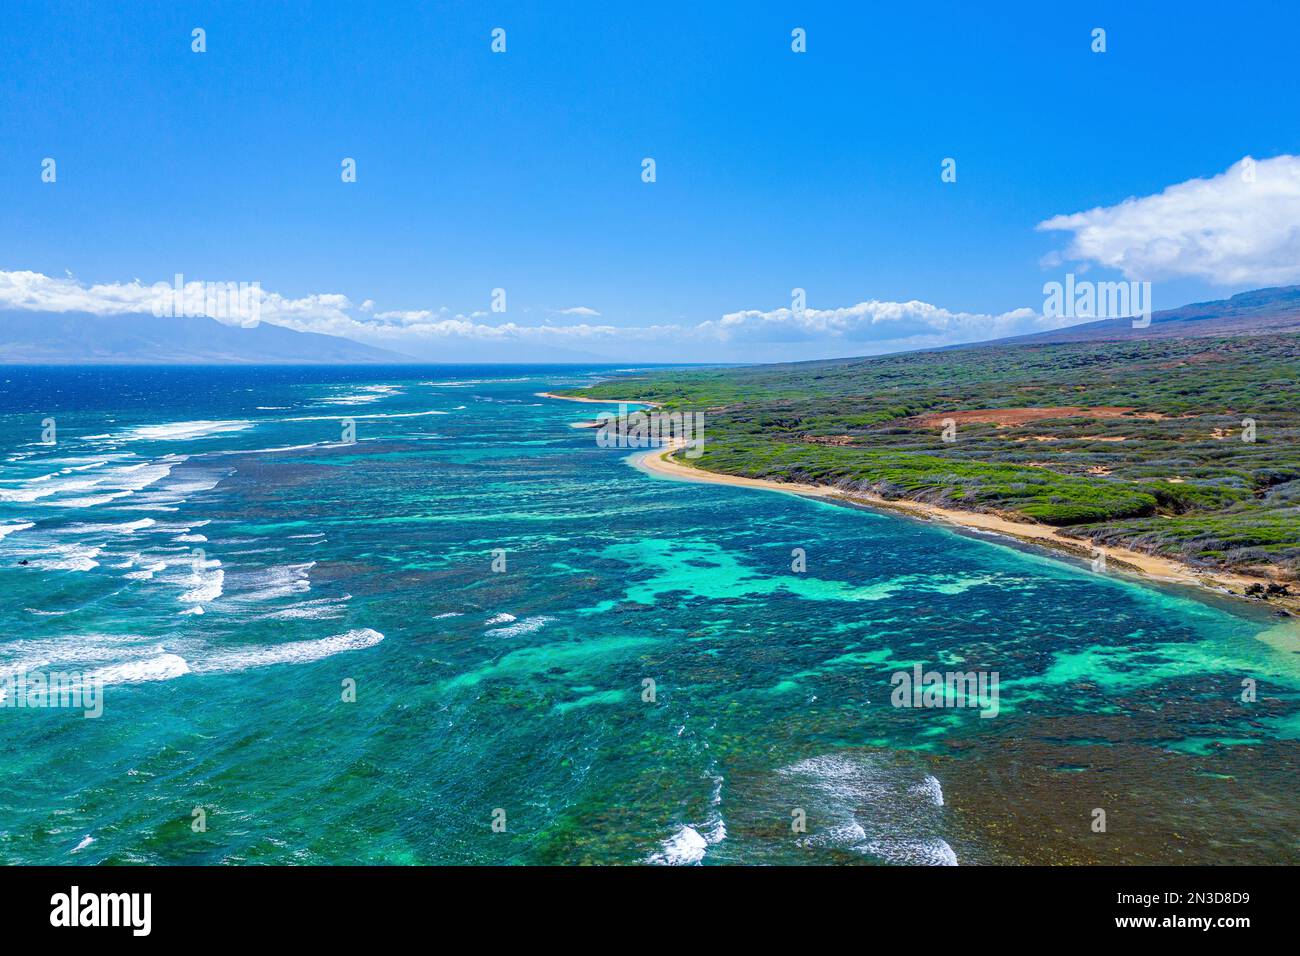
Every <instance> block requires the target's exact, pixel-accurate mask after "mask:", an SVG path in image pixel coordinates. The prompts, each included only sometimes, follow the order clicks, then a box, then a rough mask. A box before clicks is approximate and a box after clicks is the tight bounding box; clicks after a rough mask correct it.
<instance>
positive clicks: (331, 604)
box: [262, 594, 352, 621]
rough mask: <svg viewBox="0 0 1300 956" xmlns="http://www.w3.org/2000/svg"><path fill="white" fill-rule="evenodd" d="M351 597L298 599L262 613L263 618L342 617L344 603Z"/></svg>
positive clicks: (305, 618) (286, 619)
mask: <svg viewBox="0 0 1300 956" xmlns="http://www.w3.org/2000/svg"><path fill="white" fill-rule="evenodd" d="M351 599H352V595H350V594H345V595H343V597H341V598H316V599H315V600H312V601H299V602H298V603H297V604H294V605H291V606H290V607H287V608H284V609H283V610H280V611H272V612H271V613H270V614H264V615H262V619H263V620H270V621H295V620H307V621H324V620H331V619H333V618H337V617H342V616H343V615H344V613H345V612H346V610H347V609H346V608H345V607H344V605H345V604H346V603H347V602H348V601H350V600H351Z"/></svg>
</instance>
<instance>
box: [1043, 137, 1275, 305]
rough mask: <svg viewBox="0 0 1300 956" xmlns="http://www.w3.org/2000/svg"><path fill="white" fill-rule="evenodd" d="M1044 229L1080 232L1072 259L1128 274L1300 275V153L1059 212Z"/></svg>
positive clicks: (1241, 280)
mask: <svg viewBox="0 0 1300 956" xmlns="http://www.w3.org/2000/svg"><path fill="white" fill-rule="evenodd" d="M1038 228H1039V229H1041V230H1060V231H1065V232H1072V233H1073V234H1074V236H1073V238H1072V239H1071V241H1070V244H1069V246H1068V247H1067V248H1066V250H1065V252H1064V257H1065V258H1067V259H1072V260H1080V261H1089V262H1095V263H1097V264H1099V265H1102V266H1107V267H1109V268H1113V269H1118V270H1119V271H1120V272H1121V273H1123V275H1124V276H1125V278H1128V279H1134V280H1139V281H1149V280H1157V279H1167V278H1174V277H1179V276H1194V277H1196V278H1200V279H1206V280H1209V281H1210V282H1213V283H1216V284H1218V285H1257V286H1258V285H1282V284H1286V283H1291V282H1296V281H1300V157H1297V156H1285V155H1284V156H1275V157H1274V158H1272V159H1265V160H1260V161H1258V162H1256V161H1255V160H1253V159H1252V158H1251V157H1249V156H1247V157H1245V158H1243V159H1242V160H1241V161H1240V162H1237V163H1234V164H1233V165H1232V166H1230V167H1229V168H1228V170H1227V171H1226V172H1224V173H1220V174H1219V175H1217V176H1213V177H1211V178H1209V179H1189V180H1188V181H1187V182H1183V183H1178V184H1176V185H1174V186H1170V187H1168V188H1167V189H1165V190H1164V191H1163V192H1161V193H1159V194H1157V195H1154V196H1143V197H1141V198H1137V197H1130V198H1129V199H1126V200H1124V201H1123V202H1122V203H1120V204H1119V205H1116V206H1106V207H1098V208H1096V209H1090V210H1088V211H1087V212H1077V213H1074V214H1072V215H1068V216H1053V217H1052V218H1051V219H1048V220H1046V221H1044V222H1041V223H1039V224H1038Z"/></svg>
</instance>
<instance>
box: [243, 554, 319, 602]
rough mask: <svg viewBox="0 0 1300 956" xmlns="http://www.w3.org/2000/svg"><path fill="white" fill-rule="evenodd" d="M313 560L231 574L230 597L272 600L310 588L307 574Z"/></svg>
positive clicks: (309, 571)
mask: <svg viewBox="0 0 1300 956" xmlns="http://www.w3.org/2000/svg"><path fill="white" fill-rule="evenodd" d="M315 566H316V562H315V561H308V562H306V563H305V564H281V565H275V566H273V567H269V568H263V569H261V570H257V571H241V572H239V573H238V575H234V574H232V576H231V582H230V583H231V586H232V588H234V589H235V591H234V592H232V595H231V596H232V599H234V600H239V601H274V600H276V599H277V598H283V597H289V596H291V595H294V594H303V593H305V592H307V591H310V590H311V580H310V579H309V574H310V573H311V569H312V568H314V567H315Z"/></svg>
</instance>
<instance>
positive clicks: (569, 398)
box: [533, 392, 663, 408]
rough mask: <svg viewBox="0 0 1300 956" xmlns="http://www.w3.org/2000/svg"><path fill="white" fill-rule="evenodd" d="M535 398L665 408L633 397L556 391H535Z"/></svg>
mask: <svg viewBox="0 0 1300 956" xmlns="http://www.w3.org/2000/svg"><path fill="white" fill-rule="evenodd" d="M533 396H534V397H535V398H554V399H558V400H559V401H561V402H584V403H586V404H588V405H649V406H650V407H651V408H663V405H661V404H660V403H659V402H647V401H646V400H645V399H631V398H579V397H578V396H576V395H556V394H555V393H554V392H533Z"/></svg>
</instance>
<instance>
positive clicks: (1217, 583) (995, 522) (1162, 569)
mask: <svg viewBox="0 0 1300 956" xmlns="http://www.w3.org/2000/svg"><path fill="white" fill-rule="evenodd" d="M677 450H678V449H677V447H676V446H673V447H669V448H652V449H650V450H649V451H646V452H642V453H640V454H638V455H636V456H634V458H633V464H634V465H635V466H636V467H638V468H640V469H642V470H644V471H646V472H649V473H651V474H655V475H659V476H661V477H665V478H673V479H676V480H678V481H699V482H705V483H708V484H721V485H736V486H741V487H747V488H761V489H765V490H768V491H782V492H786V493H787V494H796V495H804V496H809V497H817V498H826V499H834V500H839V501H843V502H847V503H852V504H860V505H865V506H867V507H869V508H872V509H876V510H882V511H892V512H895V513H901V514H904V515H907V516H909V517H912V518H917V519H920V520H927V521H938V522H941V523H943V524H949V525H953V526H955V527H958V528H964V529H969V530H974V531H987V532H991V533H994V534H999V535H1004V536H1006V537H1009V538H1014V539H1015V540H1017V541H1020V542H1022V543H1025V544H1031V545H1037V546H1039V547H1042V548H1046V549H1048V550H1051V551H1057V552H1061V553H1064V554H1068V555H1071V556H1073V557H1076V558H1082V559H1084V560H1087V559H1089V558H1091V557H1093V556H1094V555H1095V554H1096V553H1097V552H1101V553H1103V554H1105V555H1106V562H1107V565H1108V566H1110V567H1114V568H1117V569H1119V570H1122V571H1127V572H1129V573H1131V574H1134V575H1136V576H1138V577H1141V578H1144V579H1147V580H1150V581H1153V582H1159V583H1162V584H1181V585H1189V586H1192V587H1196V588H1200V589H1202V590H1205V591H1209V592H1212V593H1214V594H1218V595H1220V596H1224V597H1231V598H1237V599H1238V600H1241V601H1245V602H1248V603H1250V604H1251V605H1252V606H1254V607H1256V608H1258V609H1264V608H1269V609H1272V610H1274V611H1277V610H1279V609H1285V610H1287V611H1289V612H1291V614H1292V615H1295V614H1296V613H1297V610H1300V602H1298V601H1297V600H1296V599H1295V598H1294V597H1293V598H1290V599H1287V598H1281V599H1278V598H1274V599H1272V600H1271V601H1267V602H1266V601H1261V600H1255V599H1253V598H1249V597H1247V596H1246V595H1245V594H1243V593H1242V592H1243V591H1244V590H1245V588H1246V587H1247V586H1248V585H1251V584H1258V583H1263V582H1265V581H1266V580H1267V579H1264V578H1257V577H1252V576H1249V575H1244V574H1236V573H1233V572H1211V571H1201V570H1199V569H1196V568H1192V567H1190V566H1189V565H1186V564H1183V563H1182V562H1180V561H1175V560H1173V559H1172V558H1164V557H1160V556H1158V555H1152V554H1143V553H1142V552H1140V551H1130V550H1129V549H1127V548H1119V547H1114V546H1104V547H1103V546H1100V545H1093V544H1092V543H1091V542H1085V541H1081V540H1079V539H1077V538H1070V537H1067V536H1066V535H1063V534H1061V533H1060V532H1059V531H1058V530H1057V529H1055V528H1053V527H1052V526H1050V525H1043V524H1029V523H1027V522H1022V521H1012V520H1010V519H1008V518H1003V517H1000V516H998V515H992V514H985V513H982V512H977V511H958V510H956V509H954V508H943V507H940V506H938V505H931V504H925V503H923V502H919V501H908V500H906V499H889V498H882V497H880V496H879V495H874V494H871V493H869V492H860V491H854V492H846V491H844V490H842V489H840V488H836V487H834V486H832V485H808V484H800V483H796V482H786V481H771V480H768V479H763V478H742V477H739V476H736V475H725V474H720V473H718V472H711V471H705V470H703V469H701V468H696V467H694V466H692V465H686V464H683V463H682V462H680V461H677V460H676V459H674V458H672V457H670V456H671V455H672V454H673V453H674V452H676V451H677ZM1278 623H1279V624H1280V623H1283V622H1282V620H1279V622H1278ZM1286 623H1287V624H1289V625H1291V626H1292V627H1293V628H1294V629H1295V630H1296V631H1297V632H1298V633H1300V621H1297V620H1296V619H1295V618H1294V616H1293V617H1292V618H1289V619H1286Z"/></svg>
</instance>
